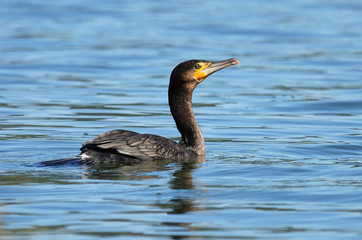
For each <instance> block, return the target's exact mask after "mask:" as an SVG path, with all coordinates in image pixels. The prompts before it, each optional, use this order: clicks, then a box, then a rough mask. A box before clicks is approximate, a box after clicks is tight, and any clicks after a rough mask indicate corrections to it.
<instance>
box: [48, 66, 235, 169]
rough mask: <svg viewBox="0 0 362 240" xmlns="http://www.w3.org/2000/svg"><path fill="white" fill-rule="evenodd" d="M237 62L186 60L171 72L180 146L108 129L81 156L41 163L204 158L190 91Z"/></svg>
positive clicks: (172, 104) (172, 103) (171, 99)
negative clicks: (210, 76)
mask: <svg viewBox="0 0 362 240" xmlns="http://www.w3.org/2000/svg"><path fill="white" fill-rule="evenodd" d="M238 63H239V62H238V60H236V59H228V60H225V61H220V62H210V61H205V60H189V61H186V62H183V63H180V64H179V65H177V66H176V68H175V69H174V70H173V71H172V73H171V77H170V84H169V90H168V98H169V105H170V110H171V113H172V116H173V118H174V120H175V122H176V126H177V129H178V130H179V132H180V133H181V136H182V139H181V141H180V143H177V142H175V141H173V140H170V139H167V138H165V137H162V136H158V135H153V134H139V133H136V132H132V131H128V130H111V131H108V132H105V133H103V134H101V135H99V136H97V137H96V138H94V139H93V140H90V141H87V142H85V143H83V145H82V148H81V149H80V150H81V153H80V154H79V155H78V156H76V157H74V158H65V159H58V160H50V161H44V162H42V164H43V165H59V164H66V163H78V164H79V163H80V164H82V163H84V164H90V163H135V162H139V161H145V160H146V161H147V160H165V159H192V158H199V157H204V156H205V146H204V138H203V135H202V132H201V129H200V127H199V125H198V123H197V121H196V119H195V116H194V113H193V110H192V93H193V90H194V89H195V88H196V86H197V85H198V84H199V83H200V82H202V81H203V80H204V79H205V78H206V77H208V76H209V75H211V74H212V73H214V72H216V71H218V70H221V69H223V68H225V67H228V66H230V65H234V64H238Z"/></svg>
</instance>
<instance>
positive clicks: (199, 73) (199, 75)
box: [194, 62, 211, 82]
mask: <svg viewBox="0 0 362 240" xmlns="http://www.w3.org/2000/svg"><path fill="white" fill-rule="evenodd" d="M210 64H211V63H204V62H200V63H196V64H195V66H194V67H195V69H196V71H195V73H194V78H195V79H196V81H198V82H200V81H202V80H204V79H205V78H206V77H207V76H208V75H207V74H206V73H205V72H203V70H204V69H205V68H207V67H208V66H210Z"/></svg>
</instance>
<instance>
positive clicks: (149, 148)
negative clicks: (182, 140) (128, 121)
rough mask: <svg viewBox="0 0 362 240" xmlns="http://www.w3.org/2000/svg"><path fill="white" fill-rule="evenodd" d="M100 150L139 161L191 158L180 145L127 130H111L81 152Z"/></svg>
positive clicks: (86, 144) (84, 146)
mask: <svg viewBox="0 0 362 240" xmlns="http://www.w3.org/2000/svg"><path fill="white" fill-rule="evenodd" d="M87 148H91V149H94V148H101V149H103V150H107V149H109V150H116V151H117V152H119V153H120V154H124V155H127V156H133V157H136V158H138V159H141V160H152V159H166V158H168V159H169V158H183V157H190V156H192V155H191V154H192V153H190V152H189V151H188V150H187V149H186V148H184V147H183V146H182V145H180V144H178V143H176V142H174V141H172V140H170V139H167V138H164V137H161V136H157V135H152V134H139V133H136V132H132V131H127V130H112V131H108V132H105V133H103V134H101V135H99V136H98V137H96V138H95V139H93V140H91V141H88V142H85V143H84V144H83V147H82V148H81V150H85V149H87Z"/></svg>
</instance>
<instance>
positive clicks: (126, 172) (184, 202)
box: [83, 158, 205, 239]
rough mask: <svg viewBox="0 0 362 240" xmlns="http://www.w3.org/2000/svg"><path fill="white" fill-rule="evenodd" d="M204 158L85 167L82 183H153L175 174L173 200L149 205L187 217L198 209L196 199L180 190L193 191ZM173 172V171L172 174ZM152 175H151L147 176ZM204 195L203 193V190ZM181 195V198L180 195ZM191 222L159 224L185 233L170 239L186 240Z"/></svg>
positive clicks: (192, 229)
mask: <svg viewBox="0 0 362 240" xmlns="http://www.w3.org/2000/svg"><path fill="white" fill-rule="evenodd" d="M204 161H205V159H204V158H202V159H196V160H192V161H190V160H187V161H181V162H180V161H145V162H142V163H138V164H133V165H91V166H84V168H83V178H84V179H103V180H105V179H106V180H130V181H132V180H147V179H156V178H158V177H159V175H158V174H157V172H160V171H170V170H172V171H174V172H173V174H172V178H171V180H170V181H169V188H170V189H173V190H175V192H176V193H177V194H172V196H173V197H172V198H171V199H168V200H167V201H166V202H164V201H162V202H156V203H149V204H151V205H152V204H154V205H155V206H157V207H158V208H160V209H163V210H164V211H165V212H166V213H167V214H187V213H188V212H192V211H196V210H199V209H200V206H197V207H195V201H196V200H197V199H195V196H197V194H196V195H195V194H192V195H188V196H184V195H182V190H190V189H196V188H197V187H199V186H195V184H194V182H193V176H192V173H193V171H194V170H196V169H198V168H199V167H200V166H201V165H200V164H199V163H203V162H204ZM175 169H176V170H175ZM152 172H154V174H151V175H150V174H149V173H152ZM202 191H204V190H202ZM180 192H181V194H179V193H180ZM191 224H192V223H191V222H186V221H184V222H167V221H166V222H161V225H163V226H170V227H175V226H176V227H181V228H182V229H184V231H185V233H183V234H182V235H177V236H171V237H172V239H185V238H189V237H191V236H192V234H191V233H190V232H192V231H195V228H194V227H192V226H191Z"/></svg>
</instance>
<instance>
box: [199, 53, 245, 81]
mask: <svg viewBox="0 0 362 240" xmlns="http://www.w3.org/2000/svg"><path fill="white" fill-rule="evenodd" d="M235 64H240V63H239V60H237V59H236V58H230V59H227V60H224V61H219V62H212V63H211V64H210V65H209V66H207V67H206V68H205V69H203V72H204V74H205V76H206V77H208V76H210V75H211V74H213V73H214V72H217V71H219V70H221V69H224V68H226V67H229V66H231V65H235ZM206 77H205V78H206Z"/></svg>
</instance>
